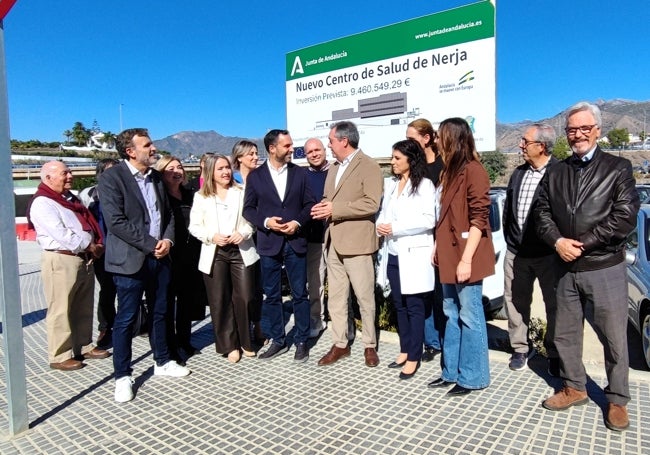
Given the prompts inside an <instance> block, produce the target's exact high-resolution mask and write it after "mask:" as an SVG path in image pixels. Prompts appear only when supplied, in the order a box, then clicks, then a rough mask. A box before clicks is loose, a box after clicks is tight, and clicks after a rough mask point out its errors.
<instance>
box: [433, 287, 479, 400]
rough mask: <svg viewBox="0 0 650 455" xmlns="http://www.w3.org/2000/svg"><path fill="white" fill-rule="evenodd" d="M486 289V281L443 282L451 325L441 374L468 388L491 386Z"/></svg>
mask: <svg viewBox="0 0 650 455" xmlns="http://www.w3.org/2000/svg"><path fill="white" fill-rule="evenodd" d="M482 291H483V281H482V280H481V281H477V282H475V283H470V284H443V285H442V292H443V295H444V301H443V310H444V312H445V316H447V326H446V327H445V340H444V343H443V345H442V376H441V377H442V379H444V380H445V381H448V382H455V383H457V384H458V385H460V386H462V387H465V388H466V389H484V388H485V387H487V386H488V385H490V363H489V357H488V340H487V328H486V327H485V314H484V313H483V302H482Z"/></svg>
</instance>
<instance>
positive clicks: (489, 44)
mask: <svg viewBox="0 0 650 455" xmlns="http://www.w3.org/2000/svg"><path fill="white" fill-rule="evenodd" d="M286 72H287V73H286V80H287V83H286V96H287V126H288V129H289V131H290V132H291V136H292V138H293V141H294V145H295V146H300V145H303V144H304V142H305V141H306V140H307V139H309V138H311V137H318V138H320V139H322V140H323V142H324V143H325V144H326V145H327V136H328V134H329V129H330V128H329V127H330V125H331V124H332V123H335V122H337V121H340V120H350V121H352V122H354V123H356V124H357V126H358V127H359V132H360V133H361V140H360V147H361V148H362V149H363V151H364V152H365V153H367V154H369V155H370V156H374V157H378V158H379V157H389V156H390V155H391V152H392V151H391V146H392V144H393V143H395V142H396V141H398V140H401V139H404V138H405V133H406V125H407V124H408V123H409V122H411V121H412V120H415V119H416V118H426V119H428V120H429V121H431V123H433V125H434V127H437V125H438V124H439V123H440V122H441V121H442V120H444V119H446V118H449V117H462V118H464V119H466V120H467V121H468V122H469V124H470V126H471V127H472V130H473V131H474V138H475V140H476V146H477V148H478V150H479V151H490V150H495V148H496V139H495V135H496V134H495V129H496V84H495V73H496V69H495V6H494V4H493V3H492V2H490V1H482V2H479V3H474V4H471V5H468V6H464V7H460V8H455V9H452V10H448V11H443V12H441V13H437V14H431V15H428V16H424V17H420V18H417V19H412V20H409V21H405V22H400V23H398V24H393V25H389V26H386V27H382V28H379V29H375V30H370V31H368V32H364V33H360V34H357V35H352V36H348V37H345V38H340V39H337V40H334V41H329V42H326V43H322V44H318V45H316V46H312V47H308V48H305V49H301V50H298V51H294V52H290V53H289V54H287V58H286ZM299 157H300V151H297V153H296V158H299Z"/></svg>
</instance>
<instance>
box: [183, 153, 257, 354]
mask: <svg viewBox="0 0 650 455" xmlns="http://www.w3.org/2000/svg"><path fill="white" fill-rule="evenodd" d="M203 181H204V183H203V187H202V188H201V189H200V190H199V191H198V192H197V193H196V194H195V195H194V204H193V205H192V210H191V212H190V225H189V231H190V233H191V234H192V235H193V236H194V237H196V238H197V239H199V240H200V241H201V242H202V245H201V256H200V258H199V270H200V271H201V272H203V273H204V275H203V278H204V281H205V288H206V291H207V295H208V304H209V306H210V315H211V316H212V328H213V330H214V338H215V346H216V350H217V353H219V354H223V355H227V356H228V360H229V361H230V362H232V363H236V362H238V361H239V359H240V358H241V352H242V351H243V353H244V356H246V357H254V356H255V351H254V349H253V345H252V342H251V337H250V330H249V325H250V321H249V316H248V308H249V305H251V303H252V302H253V300H254V299H255V266H254V265H253V264H255V262H257V261H258V260H259V256H258V255H257V251H255V244H254V243H253V239H252V234H253V227H252V226H251V224H250V223H249V222H248V221H246V220H245V219H244V218H243V217H242V208H243V205H244V191H243V189H242V188H241V187H240V186H239V185H238V184H236V183H234V182H233V179H232V168H231V166H230V161H229V160H228V158H227V157H225V156H223V155H213V156H210V157H208V159H207V160H206V162H205V165H204V167H203Z"/></svg>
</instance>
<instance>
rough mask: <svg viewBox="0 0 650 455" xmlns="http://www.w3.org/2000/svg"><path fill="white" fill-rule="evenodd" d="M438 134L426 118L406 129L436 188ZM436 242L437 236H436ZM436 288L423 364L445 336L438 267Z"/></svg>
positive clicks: (439, 160)
mask: <svg viewBox="0 0 650 455" xmlns="http://www.w3.org/2000/svg"><path fill="white" fill-rule="evenodd" d="M436 137H437V134H436V131H435V130H434V129H433V125H431V122H430V121H428V120H427V119H424V118H419V119H416V120H413V121H412V122H411V123H409V124H408V127H407V128H406V138H407V139H413V140H415V141H417V143H418V144H420V146H422V148H423V149H424V156H425V159H426V163H427V177H429V179H431V181H432V182H433V184H434V186H438V183H439V182H440V173H441V172H442V168H443V164H442V157H441V156H440V153H438V148H437V147H436V144H435V140H436ZM434 241H435V236H434ZM435 274H436V288H435V289H434V290H433V294H432V297H433V298H432V299H431V300H430V301H429V302H427V307H426V308H425V312H426V318H425V319H424V353H423V354H422V361H423V362H430V361H431V360H433V359H434V358H435V356H436V354H440V352H441V351H442V339H443V338H444V334H445V323H446V318H445V314H444V313H443V312H442V285H441V284H440V276H439V275H438V267H435Z"/></svg>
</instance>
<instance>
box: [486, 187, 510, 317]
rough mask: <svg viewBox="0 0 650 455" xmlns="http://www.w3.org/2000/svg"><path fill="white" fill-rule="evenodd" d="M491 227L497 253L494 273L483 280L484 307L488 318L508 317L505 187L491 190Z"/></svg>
mask: <svg viewBox="0 0 650 455" xmlns="http://www.w3.org/2000/svg"><path fill="white" fill-rule="evenodd" d="M490 200H491V204H490V228H491V229H492V243H493V244H494V253H495V255H496V264H495V265H494V275H490V276H489V277H487V278H485V279H484V280H483V309H484V310H485V318H486V319H507V318H508V315H507V314H506V309H505V307H504V305H503V286H504V276H503V263H504V261H505V258H506V239H505V237H504V235H503V226H502V225H501V220H502V219H503V204H504V202H505V200H506V192H505V190H504V189H501V188H498V189H497V188H495V189H492V190H490Z"/></svg>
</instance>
